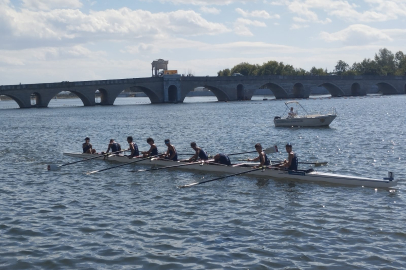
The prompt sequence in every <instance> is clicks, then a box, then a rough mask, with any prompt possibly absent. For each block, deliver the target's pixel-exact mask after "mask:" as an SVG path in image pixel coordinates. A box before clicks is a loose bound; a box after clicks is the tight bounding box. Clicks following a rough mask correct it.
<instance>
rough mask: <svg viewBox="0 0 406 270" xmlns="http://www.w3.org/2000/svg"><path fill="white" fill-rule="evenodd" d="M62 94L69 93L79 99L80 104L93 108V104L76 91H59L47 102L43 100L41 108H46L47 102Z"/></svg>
mask: <svg viewBox="0 0 406 270" xmlns="http://www.w3.org/2000/svg"><path fill="white" fill-rule="evenodd" d="M62 92H70V93H72V94H75V95H76V96H77V97H78V98H80V100H81V101H82V103H83V105H84V106H93V105H94V103H92V101H91V100H89V99H88V98H87V97H86V96H85V95H83V94H82V93H80V92H78V91H72V90H61V91H58V92H55V94H54V95H53V96H52V97H51V98H50V99H49V100H45V99H43V100H42V102H43V104H42V107H48V105H49V102H50V101H51V100H52V99H53V98H54V97H56V96H57V95H59V94H60V93H62Z"/></svg>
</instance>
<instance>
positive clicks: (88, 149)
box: [82, 137, 96, 154]
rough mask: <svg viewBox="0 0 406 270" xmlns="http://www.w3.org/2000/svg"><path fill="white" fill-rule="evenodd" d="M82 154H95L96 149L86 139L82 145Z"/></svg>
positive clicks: (88, 139)
mask: <svg viewBox="0 0 406 270" xmlns="http://www.w3.org/2000/svg"><path fill="white" fill-rule="evenodd" d="M82 147H83V153H84V154H96V149H93V146H92V145H91V144H90V138H89V137H86V138H85V142H84V143H83V145H82Z"/></svg>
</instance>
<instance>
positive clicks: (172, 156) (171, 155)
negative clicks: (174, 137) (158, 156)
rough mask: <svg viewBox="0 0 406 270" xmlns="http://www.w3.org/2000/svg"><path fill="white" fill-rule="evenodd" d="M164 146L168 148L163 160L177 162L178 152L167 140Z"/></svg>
mask: <svg viewBox="0 0 406 270" xmlns="http://www.w3.org/2000/svg"><path fill="white" fill-rule="evenodd" d="M165 145H166V146H167V147H168V149H167V150H166V153H165V154H164V155H163V158H164V159H169V160H173V161H178V152H176V148H175V146H173V145H172V144H171V141H170V140H169V139H165Z"/></svg>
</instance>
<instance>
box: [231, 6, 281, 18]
mask: <svg viewBox="0 0 406 270" xmlns="http://www.w3.org/2000/svg"><path fill="white" fill-rule="evenodd" d="M235 11H236V12H237V13H239V14H240V15H242V16H243V17H244V18H248V17H253V18H259V19H279V18H280V16H279V15H278V14H275V15H270V14H269V13H268V12H266V11H265V10H254V11H251V12H248V11H244V10H242V9H241V8H236V9H235Z"/></svg>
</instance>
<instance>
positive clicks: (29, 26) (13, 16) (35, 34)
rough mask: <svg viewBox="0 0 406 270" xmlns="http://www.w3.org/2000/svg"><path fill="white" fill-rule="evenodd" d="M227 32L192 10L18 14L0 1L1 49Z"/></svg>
mask: <svg viewBox="0 0 406 270" xmlns="http://www.w3.org/2000/svg"><path fill="white" fill-rule="evenodd" d="M3 2H4V0H3ZM229 31H230V30H229V29H228V28H227V27H226V26H225V25H223V24H221V23H214V22H209V21H207V20H205V19H204V18H203V17H202V16H201V15H200V14H198V13H196V12H195V11H192V10H177V11H172V12H160V13H152V12H149V11H144V10H131V9H128V8H121V9H118V10H114V9H110V10H105V11H91V12H90V13H88V14H86V13H83V12H82V11H80V10H77V9H76V10H74V9H55V10H49V11H32V10H27V9H22V10H21V11H17V10H15V9H14V8H13V7H12V6H10V5H9V3H7V2H6V4H1V2H0V35H1V36H2V41H3V42H1V43H0V49H1V48H10V49H12V48H14V49H18V48H29V47H49V46H67V45H69V44H71V45H77V44H84V43H88V42H95V41H129V40H145V39H155V38H161V37H168V36H172V37H173V36H175V37H176V36H198V35H218V34H222V33H226V32H229Z"/></svg>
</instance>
